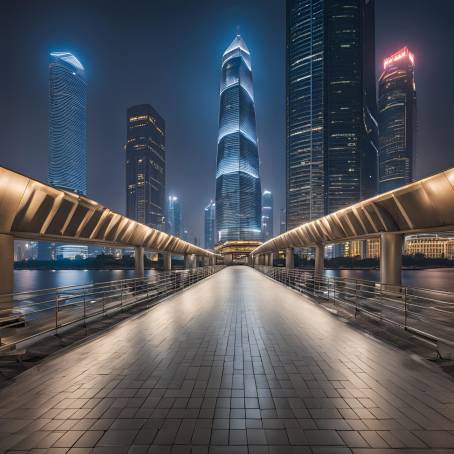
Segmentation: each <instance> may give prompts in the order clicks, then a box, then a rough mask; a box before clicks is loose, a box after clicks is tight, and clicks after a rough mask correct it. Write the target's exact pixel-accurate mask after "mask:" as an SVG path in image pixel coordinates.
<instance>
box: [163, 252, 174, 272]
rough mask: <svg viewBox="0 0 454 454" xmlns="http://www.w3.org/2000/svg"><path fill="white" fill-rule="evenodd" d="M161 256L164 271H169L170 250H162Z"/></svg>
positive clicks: (170, 263) (170, 261)
mask: <svg viewBox="0 0 454 454" xmlns="http://www.w3.org/2000/svg"><path fill="white" fill-rule="evenodd" d="M162 257H163V259H164V262H163V265H164V271H170V270H171V269H172V254H171V253H170V252H164V253H163V254H162Z"/></svg>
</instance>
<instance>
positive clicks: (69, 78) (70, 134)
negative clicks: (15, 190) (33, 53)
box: [49, 52, 87, 194]
mask: <svg viewBox="0 0 454 454" xmlns="http://www.w3.org/2000/svg"><path fill="white" fill-rule="evenodd" d="M86 117H87V82H86V80H85V69H84V67H83V66H82V64H81V63H80V61H79V60H78V59H77V58H76V57H75V56H74V55H72V54H71V53H69V52H51V53H50V56H49V183H50V184H51V185H52V186H55V187H58V188H61V189H66V190H69V191H74V192H77V193H79V194H86V193H87V159H86V152H85V142H86V126H87V120H86Z"/></svg>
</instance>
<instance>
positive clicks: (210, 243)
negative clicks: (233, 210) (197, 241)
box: [203, 200, 216, 249]
mask: <svg viewBox="0 0 454 454" xmlns="http://www.w3.org/2000/svg"><path fill="white" fill-rule="evenodd" d="M203 217H204V218H203V220H204V229H205V244H204V247H205V249H213V248H214V244H215V243H216V230H215V229H216V204H215V203H214V202H213V201H212V200H211V201H210V203H209V204H208V205H207V206H206V207H205V209H204V210H203Z"/></svg>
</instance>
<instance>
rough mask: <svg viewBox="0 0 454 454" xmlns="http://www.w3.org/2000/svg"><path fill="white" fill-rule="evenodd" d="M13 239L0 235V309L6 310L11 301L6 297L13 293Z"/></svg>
mask: <svg viewBox="0 0 454 454" xmlns="http://www.w3.org/2000/svg"><path fill="white" fill-rule="evenodd" d="M13 273H14V238H13V237H12V236H10V235H0V309H6V308H7V306H8V305H10V304H12V301H11V299H10V298H8V297H6V298H5V297H2V295H8V294H9V293H14V278H13Z"/></svg>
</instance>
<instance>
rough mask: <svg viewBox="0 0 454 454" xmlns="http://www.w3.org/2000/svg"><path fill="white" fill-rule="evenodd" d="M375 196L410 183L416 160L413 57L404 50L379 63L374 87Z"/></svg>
mask: <svg viewBox="0 0 454 454" xmlns="http://www.w3.org/2000/svg"><path fill="white" fill-rule="evenodd" d="M378 123H379V131H380V137H379V154H378V161H379V175H378V181H379V192H386V191H390V190H392V189H395V188H398V187H399V186H403V185H405V184H408V183H410V182H411V181H412V180H413V179H414V169H415V164H414V162H415V157H416V87H415V56H414V54H413V53H411V52H410V51H409V50H408V48H407V47H404V48H403V49H400V50H399V51H398V52H396V53H394V54H392V55H391V56H389V57H387V58H385V59H384V61H383V73H382V75H381V76H380V80H379V87H378Z"/></svg>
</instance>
